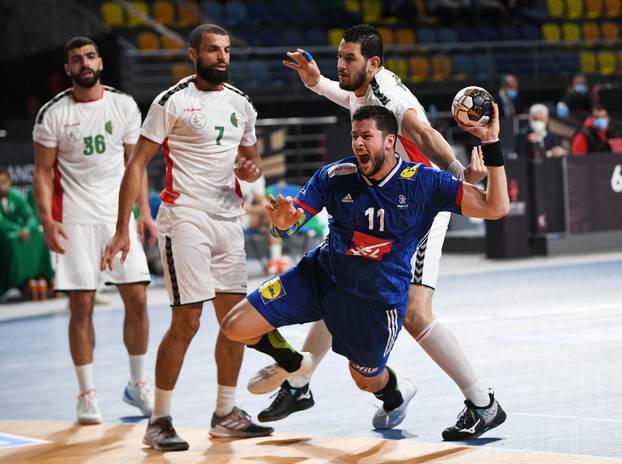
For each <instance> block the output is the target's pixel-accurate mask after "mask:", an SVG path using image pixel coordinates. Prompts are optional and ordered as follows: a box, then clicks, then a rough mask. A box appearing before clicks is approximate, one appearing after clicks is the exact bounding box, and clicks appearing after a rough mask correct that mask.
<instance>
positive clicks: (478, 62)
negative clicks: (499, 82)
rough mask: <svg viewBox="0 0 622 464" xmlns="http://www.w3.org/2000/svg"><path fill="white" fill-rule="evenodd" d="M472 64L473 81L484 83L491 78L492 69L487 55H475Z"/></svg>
mask: <svg viewBox="0 0 622 464" xmlns="http://www.w3.org/2000/svg"><path fill="white" fill-rule="evenodd" d="M473 62H474V64H475V76H474V77H475V80H478V81H485V80H488V79H490V78H491V76H493V73H494V69H492V67H491V66H492V63H491V62H490V60H489V58H488V56H487V55H479V54H477V55H475V56H474V57H473Z"/></svg>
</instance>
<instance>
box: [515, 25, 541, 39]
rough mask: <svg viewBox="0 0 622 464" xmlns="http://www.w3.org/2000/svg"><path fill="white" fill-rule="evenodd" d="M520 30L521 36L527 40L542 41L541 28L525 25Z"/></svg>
mask: <svg viewBox="0 0 622 464" xmlns="http://www.w3.org/2000/svg"><path fill="white" fill-rule="evenodd" d="M520 29H521V35H522V36H523V39H525V40H540V38H541V37H542V35H541V33H540V28H538V27H537V26H534V25H532V24H523V25H522V26H521V28H520Z"/></svg>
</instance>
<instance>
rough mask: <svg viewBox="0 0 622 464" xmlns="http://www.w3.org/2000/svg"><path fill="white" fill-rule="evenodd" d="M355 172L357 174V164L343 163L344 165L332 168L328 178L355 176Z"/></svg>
mask: <svg viewBox="0 0 622 464" xmlns="http://www.w3.org/2000/svg"><path fill="white" fill-rule="evenodd" d="M355 172H356V164H353V163H343V164H338V165H336V166H333V167H331V168H330V169H329V170H328V177H334V176H347V175H349V174H354V173H355Z"/></svg>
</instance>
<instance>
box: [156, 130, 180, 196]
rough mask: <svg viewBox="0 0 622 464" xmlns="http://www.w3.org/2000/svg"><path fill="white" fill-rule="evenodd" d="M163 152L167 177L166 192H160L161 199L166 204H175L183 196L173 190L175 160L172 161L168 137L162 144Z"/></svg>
mask: <svg viewBox="0 0 622 464" xmlns="http://www.w3.org/2000/svg"><path fill="white" fill-rule="evenodd" d="M162 152H163V153H164V160H165V161H166V175H165V176H164V190H162V191H161V192H160V199H161V200H162V201H164V202H166V203H175V201H177V199H178V198H179V195H181V194H180V193H179V192H176V191H175V190H173V160H172V159H171V150H170V148H169V147H168V137H167V138H165V139H164V142H162Z"/></svg>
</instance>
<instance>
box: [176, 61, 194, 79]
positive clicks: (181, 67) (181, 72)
mask: <svg viewBox="0 0 622 464" xmlns="http://www.w3.org/2000/svg"><path fill="white" fill-rule="evenodd" d="M191 74H194V69H193V68H192V66H191V65H189V64H186V63H175V64H174V65H173V66H171V77H172V78H173V82H172V83H173V84H174V83H175V82H179V81H180V80H182V79H183V78H184V77H187V76H190V75H191Z"/></svg>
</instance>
